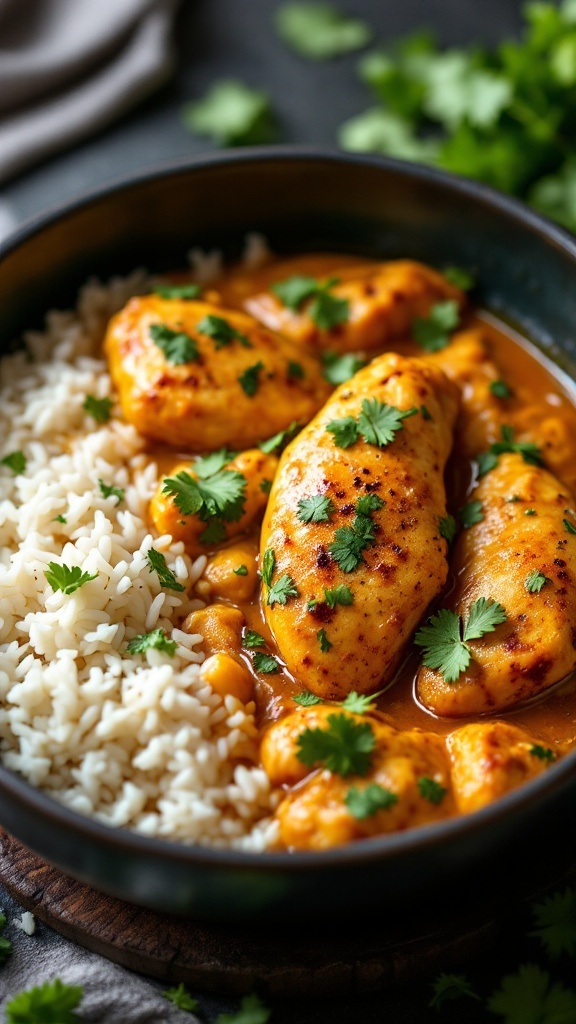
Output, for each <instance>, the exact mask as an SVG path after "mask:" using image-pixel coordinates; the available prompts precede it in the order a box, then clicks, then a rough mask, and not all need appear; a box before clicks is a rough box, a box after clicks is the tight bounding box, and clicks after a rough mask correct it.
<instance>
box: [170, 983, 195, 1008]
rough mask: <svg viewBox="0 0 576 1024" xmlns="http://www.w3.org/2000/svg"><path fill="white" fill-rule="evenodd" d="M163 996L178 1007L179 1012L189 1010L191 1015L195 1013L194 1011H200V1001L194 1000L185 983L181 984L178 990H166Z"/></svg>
mask: <svg viewBox="0 0 576 1024" xmlns="http://www.w3.org/2000/svg"><path fill="white" fill-rule="evenodd" d="M162 995H163V996H164V998H165V999H167V1000H168V1001H169V1002H170V1003H173V1004H174V1006H177V1007H178V1009H179V1010H188V1011H189V1012H190V1013H193V1012H194V1010H197V1009H198V1000H197V999H193V998H192V996H191V995H190V993H189V991H188V989H187V988H186V987H185V986H184V984H183V982H180V984H179V985H178V988H168V989H166V991H165V992H163V993H162Z"/></svg>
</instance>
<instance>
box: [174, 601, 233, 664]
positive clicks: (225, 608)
mask: <svg viewBox="0 0 576 1024" xmlns="http://www.w3.org/2000/svg"><path fill="white" fill-rule="evenodd" d="M245 621H246V620H245V618H244V616H243V614H242V612H241V611H240V610H239V609H238V608H232V607H230V605H227V604H211V605H208V607H207V608H201V609H200V610H199V611H197V612H190V615H189V616H188V617H187V618H186V619H185V620H184V623H183V625H182V629H184V630H185V631H186V632H187V633H201V635H202V637H203V638H204V639H203V641H202V644H201V647H200V649H201V650H202V651H203V652H204V654H205V655H206V656H207V657H209V656H210V655H211V654H220V653H223V652H224V653H226V654H233V655H234V654H239V653H240V649H241V647H242V629H243V627H244V624H245Z"/></svg>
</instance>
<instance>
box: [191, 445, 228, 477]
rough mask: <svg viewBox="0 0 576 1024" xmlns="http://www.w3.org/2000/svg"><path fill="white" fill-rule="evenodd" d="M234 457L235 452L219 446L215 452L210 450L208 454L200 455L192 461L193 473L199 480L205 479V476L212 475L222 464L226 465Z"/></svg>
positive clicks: (222, 467)
mask: <svg viewBox="0 0 576 1024" xmlns="http://www.w3.org/2000/svg"><path fill="white" fill-rule="evenodd" d="M235 457H236V452H230V451H228V449H227V448H220V450H219V451H217V452H210V454H209V455H202V456H200V458H199V459H196V462H195V463H194V473H195V474H196V476H198V477H200V479H201V480H205V479H206V477H209V476H214V475H215V474H216V473H218V472H219V471H220V470H221V469H224V466H227V465H228V463H229V462H232V460H233V459H234V458H235Z"/></svg>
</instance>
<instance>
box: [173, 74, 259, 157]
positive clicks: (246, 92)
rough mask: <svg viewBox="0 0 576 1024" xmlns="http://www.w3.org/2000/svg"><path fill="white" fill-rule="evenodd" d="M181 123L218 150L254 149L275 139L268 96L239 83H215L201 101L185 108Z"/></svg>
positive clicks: (224, 81)
mask: <svg viewBox="0 0 576 1024" xmlns="http://www.w3.org/2000/svg"><path fill="white" fill-rule="evenodd" d="M182 119H183V122H184V125H185V127H186V128H189V129H190V130H191V131H193V132H196V133H197V134H198V135H207V136H209V137H210V138H211V139H213V141H214V142H215V143H217V145H219V146H248V145H255V144H258V143H260V142H267V141H269V140H270V139H271V138H272V137H273V135H274V118H273V115H272V110H271V107H270V101H269V99H268V96H267V95H266V93H265V92H263V91H261V90H260V89H251V88H250V87H249V86H248V85H245V83H244V82H241V81H238V80H237V79H222V80H220V81H218V82H214V84H213V85H212V86H211V88H210V89H209V90H208V92H207V93H206V95H205V96H203V97H202V99H200V100H196V101H195V102H194V103H187V104H185V106H184V107H183V109H182Z"/></svg>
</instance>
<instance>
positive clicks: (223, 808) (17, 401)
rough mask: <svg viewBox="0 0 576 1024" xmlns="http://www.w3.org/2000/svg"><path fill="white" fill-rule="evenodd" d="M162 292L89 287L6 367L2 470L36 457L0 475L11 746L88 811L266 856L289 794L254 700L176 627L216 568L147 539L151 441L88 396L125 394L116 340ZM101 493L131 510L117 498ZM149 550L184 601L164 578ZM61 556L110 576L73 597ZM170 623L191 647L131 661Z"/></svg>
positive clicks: (1, 590) (0, 708)
mask: <svg viewBox="0 0 576 1024" xmlns="http://www.w3.org/2000/svg"><path fill="white" fill-rule="evenodd" d="M194 263H195V266H196V267H197V268H199V267H200V266H201V263H202V260H201V258H200V256H198V254H195V256H194ZM212 264H213V266H212V267H211V268H210V266H209V267H208V271H209V274H210V273H214V270H215V267H216V264H217V261H216V259H215V258H214V259H213V260H212ZM199 276H201V275H199ZM147 287H148V281H147V278H146V275H145V274H144V273H143V272H137V273H135V274H134V275H132V276H131V277H130V278H129V279H127V280H119V279H117V280H113V281H111V282H110V283H109V284H108V285H106V286H104V285H102V284H100V283H98V282H90V283H89V284H88V285H87V286H86V287H85V288H84V289H83V291H82V293H81V295H80V299H79V304H78V309H77V311H75V312H52V313H50V314H49V315H48V317H47V322H46V329H45V330H44V331H43V332H42V333H33V334H29V335H28V336H27V338H26V343H27V347H28V351H29V352H30V355H31V357H32V360H31V361H30V360H29V359H28V358H27V356H26V354H25V353H23V352H19V353H17V354H15V355H11V356H8V357H5V358H4V359H3V360H2V361H1V365H0V389H1V390H0V429H1V431H2V435H1V436H2V438H3V444H2V452H1V454H0V458H1V457H3V456H4V455H7V454H10V453H12V452H14V451H23V452H24V454H25V456H26V458H27V466H26V470H25V472H24V473H23V474H22V475H18V476H15V475H14V474H13V473H12V471H11V470H10V469H8V468H7V467H4V466H1V467H0V642H1V647H0V750H1V751H2V759H3V763H4V764H5V766H6V767H7V768H10V769H13V770H14V771H16V772H19V773H20V774H21V775H23V776H24V777H25V778H26V779H28V780H29V781H30V782H31V783H32V784H33V785H34V786H39V787H41V788H42V789H43V790H45V791H46V792H47V793H49V794H50V795H51V796H53V797H55V798H56V799H57V800H59V801H61V802H62V803H63V804H66V805H67V806H68V807H71V808H73V809H74V810H76V811H78V812H80V813H81V814H85V815H90V816H93V817H95V818H97V819H99V820H100V821H103V822H106V823H108V824H110V825H115V826H121V827H126V828H129V829H134V830H135V831H137V832H140V833H143V834H146V835H149V836H157V837H162V838H167V839H174V840H178V841H181V842H184V843H201V844H206V845H213V846H219V847H234V848H236V849H244V850H262V849H265V848H267V847H269V846H270V845H271V844H272V843H273V842H274V839H275V836H276V825H275V823H274V821H273V820H272V817H271V815H272V812H273V809H274V806H275V804H276V802H277V798H278V797H277V794H275V793H274V792H272V791H271V789H270V785H269V783H268V779H267V777H266V775H265V773H264V771H263V769H262V768H261V767H260V766H259V764H258V734H257V729H256V725H255V720H254V712H255V708H254V705H253V704H248V705H243V704H241V703H240V702H239V701H238V700H237V699H236V698H234V697H231V696H228V697H226V698H225V699H222V698H221V697H219V696H218V695H217V694H215V693H214V692H213V691H212V689H211V688H210V686H209V685H207V684H206V682H204V681H203V679H202V676H201V669H200V664H201V662H202V660H203V655H202V654H201V653H200V652H199V651H198V650H197V647H198V644H199V642H200V641H201V639H202V638H201V637H199V636H198V635H196V636H190V635H189V634H187V633H185V632H183V631H182V630H181V629H178V628H175V626H174V624H175V623H176V624H177V623H179V622H181V621H182V619H183V618H184V617H185V615H186V614H188V612H189V611H191V610H193V609H194V608H197V607H200V606H201V602H200V601H198V600H193V599H191V596H190V594H191V589H192V586H193V584H194V583H195V582H196V580H197V579H198V578H199V576H200V575H201V574H202V572H203V570H204V567H205V564H206V559H205V558H204V557H201V558H198V559H196V561H195V562H192V561H191V560H190V558H189V557H188V556H187V555H186V553H185V551H184V547H183V545H182V544H181V543H172V539H171V537H169V536H164V537H157V536H155V535H153V534H152V533H151V532H150V529H149V527H148V526H147V524H146V510H147V504H148V501H149V499H150V497H151V495H152V493H153V491H154V489H155V487H156V484H157V480H158V471H157V467H156V465H155V464H154V463H151V462H150V461H149V459H148V457H147V456H146V454H145V443H144V441H143V439H142V438H141V437H140V436H139V435H138V434H137V433H136V431H135V430H134V429H133V428H132V427H131V426H130V425H128V424H127V423H124V422H123V421H122V420H120V419H117V418H116V417H115V415H114V411H116V412H117V411H118V410H117V409H116V410H114V409H113V416H112V419H111V420H110V421H109V422H108V423H107V424H105V425H102V426H98V425H97V424H95V422H94V420H93V419H92V418H91V417H90V416H88V415H87V414H86V413H85V412H84V411H83V408H82V406H83V403H84V400H85V398H86V395H87V394H93V395H96V396H97V397H99V398H103V397H106V396H110V397H113V395H112V392H111V385H110V379H109V377H108V373H107V367H106V363H105V362H104V360H103V359H102V357H101V343H102V337H103V332H104V328H105V325H106V322H107V320H108V318H109V316H110V315H111V314H112V313H113V312H114V311H116V310H117V309H119V308H120V307H121V306H122V305H123V304H124V303H125V301H126V300H127V298H128V297H129V296H130V295H132V294H136V293H139V292H142V291H146V290H147ZM99 480H103V481H104V482H105V483H106V484H114V485H116V486H118V487H121V488H123V489H124V490H125V498H124V500H123V501H122V502H121V503H118V501H117V499H116V498H115V497H110V498H104V497H103V496H102V493H101V491H100V486H99ZM59 515H60V516H64V517H65V518H66V522H65V523H59V522H57V521H55V519H56V517H57V516H59ZM152 546H153V547H154V548H156V550H157V551H161V552H162V553H163V554H164V555H165V558H166V561H167V564H168V566H169V567H170V568H171V569H172V571H173V572H174V573H175V575H176V577H177V579H178V580H179V581H180V582H182V583H183V584H184V585H185V592H184V593H179V592H176V591H173V590H167V589H164V588H162V587H161V585H160V582H159V580H158V576H157V574H156V572H150V571H149V565H148V562H147V553H148V551H149V550H150V548H151V547H152ZM51 561H54V562H58V563H64V564H66V565H69V566H79V567H80V568H81V569H82V570H83V571H86V572H88V573H91V574H92V573H97V574H98V575H97V577H96V579H94V580H92V581H91V582H89V583H86V584H84V585H83V586H82V587H80V588H79V589H78V590H76V591H75V592H74V593H73V594H71V595H64V594H63V593H62V592H61V591H57V592H54V591H53V590H52V588H51V587H50V586H49V584H48V583H47V581H46V577H45V575H44V570H45V569H46V568H47V566H48V563H49V562H51ZM156 628H161V629H163V630H164V631H165V632H166V634H167V635H168V636H169V637H171V638H172V639H174V640H175V641H176V643H177V644H178V647H177V653H176V656H175V657H170V656H168V655H167V654H165V653H162V652H160V651H157V650H149V651H147V652H146V654H145V655H142V654H138V655H130V654H128V653H127V650H126V648H127V644H128V642H129V641H130V639H131V638H132V637H134V636H136V635H138V634H141V633H146V632H149V631H150V630H152V629H156Z"/></svg>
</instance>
